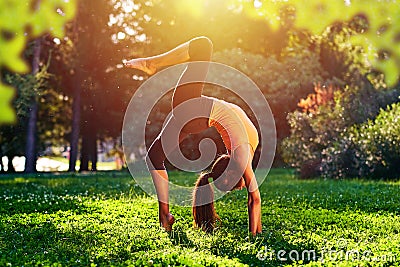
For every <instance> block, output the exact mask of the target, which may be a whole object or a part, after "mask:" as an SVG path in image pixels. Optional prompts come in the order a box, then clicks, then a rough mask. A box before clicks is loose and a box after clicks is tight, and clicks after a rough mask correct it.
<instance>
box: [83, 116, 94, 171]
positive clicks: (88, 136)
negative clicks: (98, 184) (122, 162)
mask: <svg viewBox="0 0 400 267" xmlns="http://www.w3.org/2000/svg"><path fill="white" fill-rule="evenodd" d="M86 113H88V114H86V120H85V123H84V124H83V128H82V150H81V166H80V169H79V171H89V161H90V162H91V163H92V165H91V168H90V170H91V171H96V170H97V138H96V135H97V134H96V121H95V117H94V114H93V111H86Z"/></svg>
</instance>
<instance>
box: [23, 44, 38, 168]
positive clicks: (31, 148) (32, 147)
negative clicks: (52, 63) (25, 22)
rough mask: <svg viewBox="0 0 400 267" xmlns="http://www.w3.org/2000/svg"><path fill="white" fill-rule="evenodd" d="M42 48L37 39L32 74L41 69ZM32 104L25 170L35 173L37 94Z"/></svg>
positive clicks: (27, 135)
mask: <svg viewBox="0 0 400 267" xmlns="http://www.w3.org/2000/svg"><path fill="white" fill-rule="evenodd" d="M40 49H41V40H40V38H38V39H36V40H35V44H34V48H33V60H32V74H34V75H35V74H36V73H38V71H39V63H40ZM31 101H32V104H31V107H30V110H29V120H28V126H27V127H28V128H27V134H26V146H25V158H26V161H25V172H26V173H33V172H36V131H37V127H36V123H37V113H38V103H37V102H36V98H35V96H34V97H33V98H32V100H31Z"/></svg>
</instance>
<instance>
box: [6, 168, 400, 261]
mask: <svg viewBox="0 0 400 267" xmlns="http://www.w3.org/2000/svg"><path fill="white" fill-rule="evenodd" d="M171 175H172V178H173V179H175V180H179V179H193V175H190V174H188V175H183V174H182V173H172V174H171ZM189 176H190V177H189ZM261 194H262V204H263V207H262V213H263V217H262V220H263V233H262V234H261V235H259V236H257V237H255V238H254V237H249V236H248V232H247V208H246V199H247V196H246V192H245V191H244V190H242V191H236V192H233V193H230V194H228V195H226V196H225V197H224V198H222V199H220V200H218V201H217V203H216V209H217V212H218V213H219V215H220V217H221V219H222V225H221V227H220V228H219V229H218V230H217V231H216V232H215V233H213V234H205V233H203V232H201V231H199V230H195V229H193V227H192V219H191V209H190V207H179V206H172V207H171V212H172V213H173V214H174V216H175V218H176V223H175V225H174V230H173V231H172V232H171V233H166V232H164V231H162V230H160V228H159V227H158V220H157V203H156V201H155V200H154V199H153V198H150V197H148V196H146V195H145V194H144V193H143V192H142V191H141V190H140V188H139V187H138V186H137V185H135V183H134V181H133V179H132V178H130V176H129V174H128V173H124V172H120V173H118V172H104V173H97V174H90V175H89V174H87V175H84V174H81V175H71V174H60V175H55V174H53V175H50V174H48V175H45V174H39V175H36V176H23V175H17V176H1V177H0V266H22V265H24V266H31V265H42V266H47V265H51V266H91V265H93V266H96V265H98V266H104V265H106V266H109V265H114V266H143V265H144V266H168V265H170V266H177V265H181V266H184V265H185V266H204V265H205V266H285V265H289V266H300V265H307V266H337V265H339V266H393V265H394V266H400V220H399V215H400V205H399V203H400V182H387V181H375V182H371V181H363V180H346V181H340V180H322V179H315V180H298V179H296V178H295V177H294V176H293V174H292V172H291V171H290V170H283V169H276V170H272V171H271V172H270V175H269V176H268V178H267V180H266V182H264V184H262V186H261ZM314 256H315V257H316V258H315V259H313V257H314Z"/></svg>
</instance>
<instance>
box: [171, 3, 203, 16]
mask: <svg viewBox="0 0 400 267" xmlns="http://www.w3.org/2000/svg"><path fill="white" fill-rule="evenodd" d="M208 2H209V1H208V0H190V1H180V2H179V4H178V6H177V7H176V8H177V11H179V12H183V13H189V14H191V15H192V16H194V17H201V16H204V14H205V10H206V9H207V6H208Z"/></svg>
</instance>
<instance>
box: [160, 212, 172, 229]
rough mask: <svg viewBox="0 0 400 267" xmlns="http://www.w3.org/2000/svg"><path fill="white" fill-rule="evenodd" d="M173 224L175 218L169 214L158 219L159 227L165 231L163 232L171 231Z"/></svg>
mask: <svg viewBox="0 0 400 267" xmlns="http://www.w3.org/2000/svg"><path fill="white" fill-rule="evenodd" d="M174 222H175V218H174V216H173V215H172V214H171V213H168V214H167V215H165V216H161V217H160V223H161V226H162V227H163V228H164V229H165V231H167V232H170V231H171V230H172V225H173V224H174Z"/></svg>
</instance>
